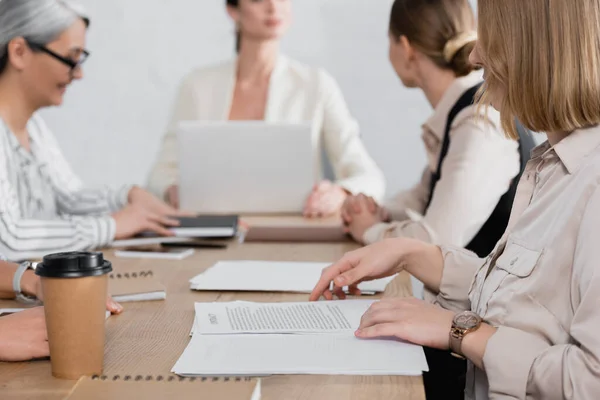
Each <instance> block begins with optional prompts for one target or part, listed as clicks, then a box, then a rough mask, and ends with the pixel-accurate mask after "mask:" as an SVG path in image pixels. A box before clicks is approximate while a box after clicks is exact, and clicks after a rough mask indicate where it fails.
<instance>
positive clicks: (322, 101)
mask: <svg viewBox="0 0 600 400" xmlns="http://www.w3.org/2000/svg"><path fill="white" fill-rule="evenodd" d="M227 10H228V12H229V14H230V16H231V18H232V19H233V20H234V21H235V23H236V26H237V29H238V50H239V51H238V53H239V54H238V57H237V58H236V59H235V60H232V61H229V62H225V63H223V64H220V65H217V66H213V67H208V68H202V69H199V70H196V71H194V72H192V73H191V74H190V75H189V76H188V77H187V78H185V80H184V81H183V83H182V84H181V87H180V91H179V96H178V98H177V101H176V104H175V108H174V112H173V116H172V119H171V122H170V125H169V128H168V132H167V134H166V136H165V138H164V143H163V146H162V149H161V151H160V155H159V158H158V161H157V163H156V164H155V166H154V168H153V171H152V173H151V177H150V182H149V187H150V190H151V191H152V192H154V193H155V194H157V195H159V196H160V197H164V198H165V199H166V200H167V201H168V202H169V203H171V204H172V205H174V206H178V205H179V200H178V189H177V181H178V162H177V138H176V133H175V132H176V128H177V125H178V123H179V122H180V121H184V120H205V121H215V120H219V121H220V120H265V121H268V122H287V123H303V122H306V121H312V123H313V127H314V129H313V145H314V154H315V160H321V152H322V150H325V153H326V154H327V156H328V159H329V161H330V163H331V166H332V169H333V172H334V174H335V177H336V181H335V182H328V181H322V182H321V183H320V184H318V185H316V186H315V188H314V190H313V192H312V194H310V196H309V197H308V200H307V202H306V207H305V215H306V216H324V215H329V214H333V213H335V212H337V211H339V209H340V207H341V205H342V204H343V202H344V200H345V199H346V197H347V195H348V194H358V193H361V192H364V193H368V194H369V195H370V196H373V197H375V198H377V199H381V198H382V197H383V195H384V192H385V181H384V177H383V174H382V173H381V171H380V170H379V168H378V167H377V165H376V164H375V162H374V161H373V159H372V158H371V157H370V156H369V154H368V153H367V150H366V149H365V147H364V145H363V143H362V141H361V139H360V135H359V127H358V124H357V122H356V121H355V120H354V118H352V115H351V114H350V111H349V110H348V107H347V105H346V102H345V101H344V97H343V95H342V92H341V91H340V88H339V87H338V85H337V83H336V82H335V80H334V79H333V78H332V77H331V76H330V75H329V74H327V73H326V72H325V71H323V70H322V69H317V68H312V67H308V66H305V65H302V64H300V63H298V62H296V61H293V60H290V59H288V58H286V57H284V56H282V55H281V54H280V53H279V42H280V39H281V37H282V36H283V34H284V33H285V31H286V30H287V28H288V25H289V23H290V18H291V0H261V1H255V0H227ZM257 145H265V146H266V145H268V143H263V144H257ZM306 167H307V168H314V169H315V170H316V171H320V170H321V165H320V161H318V165H314V166H313V165H307V166H306ZM307 195H308V193H307Z"/></svg>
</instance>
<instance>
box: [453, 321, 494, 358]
mask: <svg viewBox="0 0 600 400" xmlns="http://www.w3.org/2000/svg"><path fill="white" fill-rule="evenodd" d="M497 330H498V329H497V328H494V327H493V326H491V325H489V324H486V323H482V324H481V326H480V327H479V329H477V330H476V331H475V332H471V333H468V334H467V335H465V337H464V338H463V340H462V343H461V353H462V354H463V355H464V356H465V357H466V358H468V359H469V360H470V361H471V362H472V363H473V364H475V365H476V366H477V367H478V368H479V369H483V357H484V355H485V349H486V347H487V344H488V341H489V340H490V338H491V337H492V336H494V334H495V333H496V331H497Z"/></svg>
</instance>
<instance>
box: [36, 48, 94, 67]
mask: <svg viewBox="0 0 600 400" xmlns="http://www.w3.org/2000/svg"><path fill="white" fill-rule="evenodd" d="M27 44H28V45H29V47H31V48H32V49H34V50H38V51H41V52H43V53H46V54H48V55H49V56H50V57H52V58H54V59H56V60H58V61H60V62H61V63H63V64H65V65H67V66H68V67H69V68H70V69H71V73H73V72H74V71H75V70H76V69H77V68H79V67H81V65H82V64H83V63H84V62H85V61H86V60H87V59H88V57H89V56H90V52H89V51H87V50H82V51H81V57H80V58H79V60H77V61H75V60H73V59H71V58H67V57H63V56H61V55H60V54H56V53H55V52H53V51H52V50H50V49H49V48H47V47H46V46H44V45H41V44H36V43H31V42H27Z"/></svg>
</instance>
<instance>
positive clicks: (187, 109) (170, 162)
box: [148, 76, 198, 199]
mask: <svg viewBox="0 0 600 400" xmlns="http://www.w3.org/2000/svg"><path fill="white" fill-rule="evenodd" d="M197 104H198V102H197V100H196V94H195V90H194V84H193V78H192V76H189V77H188V78H187V79H185V80H184V81H183V83H182V84H181V86H180V87H179V93H178V94H177V98H176V100H175V106H174V108H173V112H172V115H171V119H170V122H169V125H168V127H167V133H166V134H165V136H164V138H163V142H162V146H161V148H160V152H159V155H158V159H157V161H156V163H155V164H154V167H153V168H152V172H151V173H150V180H149V181H148V189H149V190H150V191H151V192H152V193H154V195H156V196H157V197H158V198H160V199H163V198H164V197H165V192H166V191H167V189H168V188H169V186H171V185H176V184H177V183H178V182H179V163H178V160H177V125H178V124H179V123H180V122H181V121H191V120H196V119H198V115H197V114H198V105H197Z"/></svg>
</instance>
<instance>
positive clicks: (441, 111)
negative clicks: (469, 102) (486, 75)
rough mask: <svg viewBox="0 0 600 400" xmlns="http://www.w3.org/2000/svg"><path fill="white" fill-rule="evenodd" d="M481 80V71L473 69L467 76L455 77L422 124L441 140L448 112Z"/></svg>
mask: <svg viewBox="0 0 600 400" xmlns="http://www.w3.org/2000/svg"><path fill="white" fill-rule="evenodd" d="M480 82H482V79H481V73H480V72H477V71H474V72H471V73H470V74H469V75H467V76H463V77H460V78H456V80H455V81H454V82H452V84H451V85H450V87H449V88H448V89H447V90H446V92H445V93H444V95H443V96H442V98H441V100H440V102H439V103H438V104H437V106H436V107H435V109H434V110H433V114H432V115H431V116H430V117H429V119H428V120H427V121H426V122H425V124H424V125H423V127H424V128H427V129H428V130H430V131H431V132H432V133H433V134H434V135H435V136H437V137H438V139H440V140H442V139H443V137H444V133H445V132H446V124H447V123H448V114H450V110H452V107H454V105H455V104H456V102H458V99H460V97H461V96H462V95H463V94H464V93H465V92H466V91H467V90H469V89H470V88H472V87H473V86H475V85H477V84H478V83H480Z"/></svg>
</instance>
